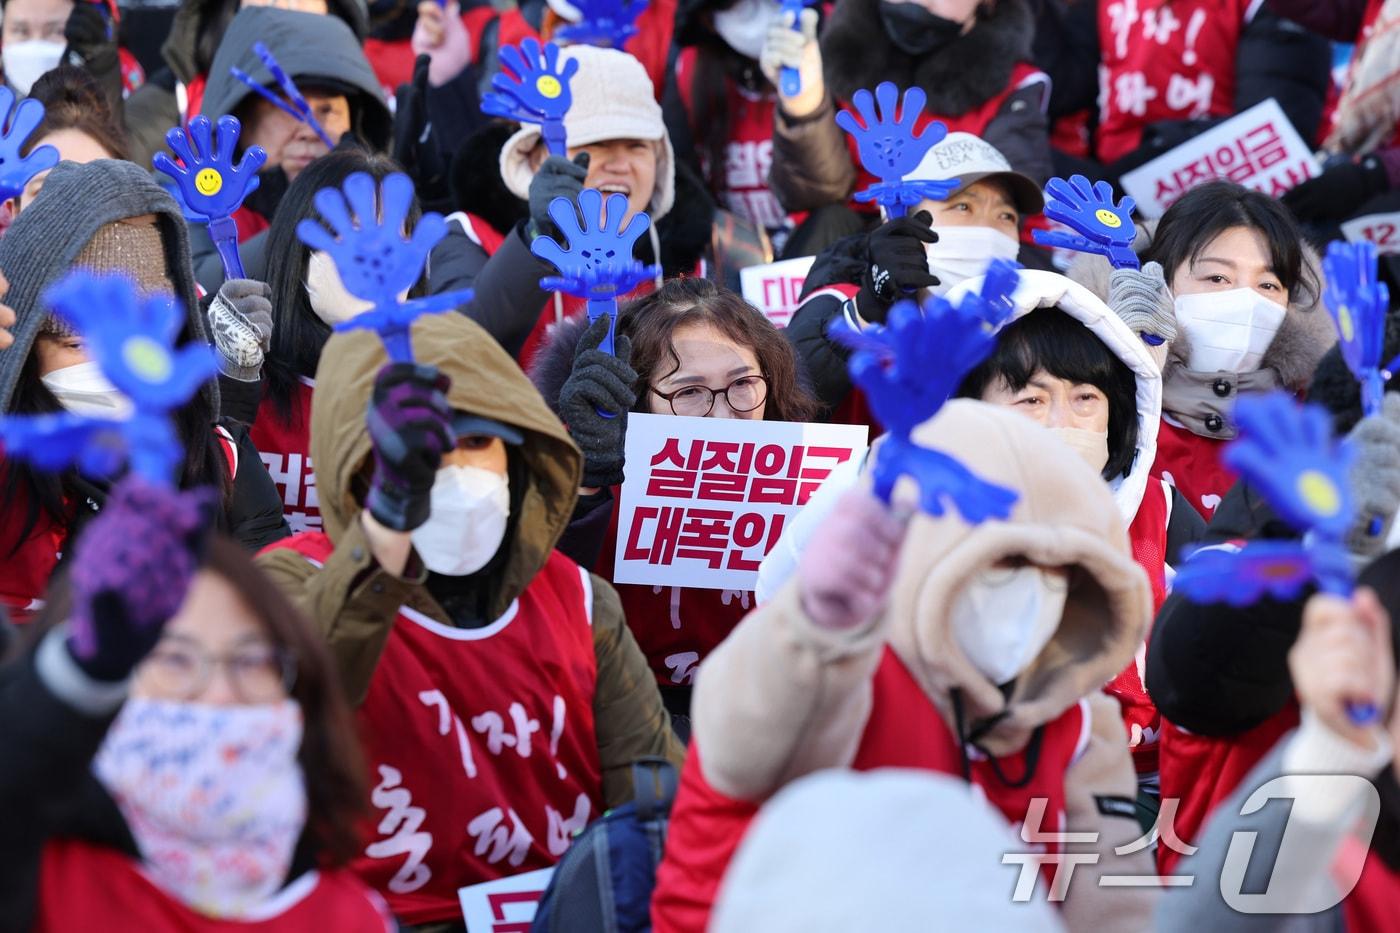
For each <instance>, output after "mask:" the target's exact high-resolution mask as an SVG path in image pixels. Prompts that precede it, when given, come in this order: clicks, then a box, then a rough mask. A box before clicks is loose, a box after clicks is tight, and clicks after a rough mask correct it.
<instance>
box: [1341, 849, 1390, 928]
mask: <svg viewBox="0 0 1400 933" xmlns="http://www.w3.org/2000/svg"><path fill="white" fill-rule="evenodd" d="M1356 859H1365V865H1364V866H1362V869H1361V879H1360V880H1359V881H1357V883H1356V887H1355V888H1352V891H1351V893H1350V894H1348V895H1347V897H1346V900H1344V901H1342V917H1343V920H1344V927H1345V929H1347V930H1348V931H1357V933H1360V931H1363V930H1364V931H1367V933H1371V931H1382V930H1388V931H1395V930H1400V910H1397V908H1400V874H1397V873H1396V872H1394V871H1392V870H1391V869H1390V868H1389V867H1387V866H1386V864H1385V862H1384V861H1383V860H1382V859H1381V858H1380V856H1378V855H1376V854H1375V853H1374V852H1371V851H1369V850H1368V849H1364V848H1362V847H1361V844H1360V843H1359V842H1358V841H1357V840H1356V839H1354V838H1348V839H1347V840H1346V841H1345V842H1344V843H1343V844H1342V849H1341V851H1340V852H1338V853H1337V861H1338V862H1342V861H1343V860H1345V861H1354V860H1356Z"/></svg>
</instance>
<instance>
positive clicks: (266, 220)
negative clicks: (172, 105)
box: [190, 7, 393, 292]
mask: <svg viewBox="0 0 1400 933" xmlns="http://www.w3.org/2000/svg"><path fill="white" fill-rule="evenodd" d="M257 42H262V43H263V44H265V45H266V46H267V48H268V51H270V52H271V53H272V54H273V56H274V57H275V58H276V59H277V63H278V64H279V65H281V66H282V69H283V70H284V71H285V72H286V73H287V74H288V75H289V76H290V77H291V79H292V80H293V81H295V82H296V85H297V88H298V90H300V91H301V93H302V95H303V96H304V97H305V98H306V101H307V103H308V104H309V105H310V106H311V110H312V112H313V114H314V115H315V117H316V122H318V123H319V124H320V125H321V128H322V129H324V130H325V131H326V135H327V136H329V137H330V141H331V143H332V144H335V143H339V142H340V140H341V137H343V136H345V135H347V134H353V135H354V137H355V138H356V139H359V140H360V141H361V142H363V143H364V144H365V145H367V146H369V147H370V148H371V149H374V150H375V151H377V152H385V151H387V150H388V147H389V140H390V134H391V130H392V126H393V124H392V118H391V116H390V114H389V108H388V106H387V105H386V104H385V102H384V96H383V92H382V91H381V90H380V88H379V82H378V81H377V80H376V79H375V77H374V71H373V70H372V69H371V68H370V67H369V62H368V61H367V60H366V59H365V54H364V52H363V51H362V50H361V49H360V43H359V41H358V39H357V38H356V36H355V34H354V32H352V31H351V29H350V27H348V26H346V25H345V23H343V22H341V21H340V20H339V19H337V18H335V17H333V16H317V15H314V14H311V13H297V12H293V11H290V10H282V9H277V8H275V7H252V8H249V9H245V10H240V11H239V13H238V15H237V16H235V17H234V18H233V21H232V22H231V23H229V27H228V30H227V31H226V32H225V33H224V36H223V39H222V41H221V42H220V43H219V51H218V52H217V53H216V54H215V56H214V64H213V65H212V66H211V70H210V72H209V84H208V87H207V88H206V90H205V93H204V100H203V102H202V103H201V105H200V110H199V112H200V113H201V114H203V115H204V116H207V117H208V118H209V119H210V120H211V121H214V122H217V121H218V119H219V117H221V116H223V115H224V114H226V113H227V114H233V115H234V116H235V117H237V118H238V119H239V122H241V123H242V124H243V131H242V133H241V135H240V136H239V138H238V151H237V152H235V154H234V158H235V161H236V160H237V159H238V158H241V157H242V154H243V151H244V150H246V149H247V148H248V147H249V146H261V147H262V148H263V149H265V150H266V151H267V162H266V163H265V164H264V165H263V167H262V168H261V169H259V171H258V179H259V181H260V182H261V184H260V185H259V186H258V189H257V190H256V191H254V192H253V193H252V194H250V195H249V196H248V197H247V199H246V200H245V201H244V202H243V206H242V207H241V208H239V210H238V211H237V212H236V213H235V214H234V220H235V222H237V224H238V239H239V243H240V247H239V251H240V253H243V254H244V258H245V262H244V266H245V268H247V269H250V270H265V269H266V267H267V258H266V255H265V252H264V251H265V249H266V243H265V240H255V239H254V238H255V237H256V236H257V234H259V233H262V232H263V231H264V230H266V229H267V227H268V226H269V225H270V224H271V222H272V220H273V218H274V217H275V216H276V213H277V207H278V205H279V204H280V203H281V201H282V197H283V196H284V195H285V194H286V193H287V186H288V185H289V184H291V183H292V182H293V181H295V180H296V177H297V175H298V174H299V173H300V172H302V171H303V170H304V169H305V168H306V167H307V166H308V165H310V164H311V162H312V161H314V160H315V159H318V158H320V157H321V156H323V155H325V154H326V153H327V152H328V151H329V150H328V149H327V148H326V144H325V142H323V141H322V140H321V138H320V136H318V135H317V133H316V131H315V130H314V129H312V128H311V127H310V126H308V125H307V124H305V123H303V122H301V121H300V120H296V119H293V118H292V117H291V116H290V115H289V114H287V113H286V112H284V111H283V110H281V109H280V108H278V107H277V106H275V105H274V104H272V103H271V102H270V101H268V100H265V99H264V98H263V97H262V96H261V95H259V94H258V93H256V92H255V91H254V90H253V89H252V88H250V87H248V85H246V84H244V83H243V82H242V81H240V80H238V79H237V78H235V77H233V75H231V74H230V73H229V69H230V68H238V69H240V70H242V71H243V72H244V73H246V74H249V75H252V76H253V77H254V78H255V79H258V80H264V81H265V83H264V87H266V88H267V90H269V91H270V92H272V93H273V94H274V95H276V96H278V97H283V96H284V95H283V94H282V91H281V89H280V86H279V85H278V84H277V82H276V81H274V80H273V78H272V76H271V75H270V74H269V73H268V72H267V69H266V68H265V67H264V65H263V63H262V60H261V59H260V58H258V56H257V54H256V53H255V52H254V51H253V45H254V43H257ZM250 240H253V242H249V241H250ZM190 241H191V243H192V244H193V246H194V262H195V277H196V278H197V279H198V280H199V283H200V284H201V285H203V286H204V289H205V291H211V292H212V291H215V290H216V289H217V288H218V285H219V283H220V282H221V281H223V264H222V262H221V261H220V260H219V256H218V253H217V252H216V251H215V249H214V241H213V240H212V239H210V237H209V233H208V231H207V230H206V229H205V228H204V226H203V225H202V224H201V225H191V233H190ZM249 274H250V275H252V276H253V277H255V278H256V277H258V276H259V275H260V274H261V272H260V271H250V272H249Z"/></svg>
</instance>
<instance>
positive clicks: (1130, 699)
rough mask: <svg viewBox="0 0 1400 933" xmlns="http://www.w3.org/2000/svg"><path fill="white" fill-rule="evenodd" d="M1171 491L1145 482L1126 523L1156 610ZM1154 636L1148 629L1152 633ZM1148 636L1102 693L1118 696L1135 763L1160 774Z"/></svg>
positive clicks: (1162, 596)
mask: <svg viewBox="0 0 1400 933" xmlns="http://www.w3.org/2000/svg"><path fill="white" fill-rule="evenodd" d="M1169 495H1170V491H1169V489H1168V488H1167V486H1166V484H1165V483H1164V482H1163V481H1162V480H1159V479H1157V478H1156V477H1153V478H1151V479H1149V480H1148V482H1147V489H1146V490H1145V491H1144V492H1143V496H1142V504H1141V505H1139V506H1138V511H1137V515H1135V516H1133V523H1132V524H1131V525H1129V526H1128V542H1129V544H1130V546H1131V547H1132V549H1133V560H1134V561H1136V562H1137V565H1138V566H1139V567H1141V568H1142V569H1143V570H1145V571H1147V579H1148V582H1149V583H1150V584H1151V585H1152V612H1153V615H1154V616H1155V615H1156V613H1157V610H1158V609H1160V608H1162V603H1163V602H1164V601H1165V600H1166V598H1167V571H1166V567H1167V524H1168V522H1169V521H1170V519H1171V508H1170V506H1169V504H1168V502H1169V500H1168V498H1167V497H1168V496H1169ZM1149 637H1150V633H1149ZM1146 653H1147V640H1146V638H1144V639H1143V643H1142V645H1141V646H1139V647H1138V650H1137V655H1136V656H1135V657H1134V658H1133V660H1132V661H1130V662H1128V666H1127V667H1125V668H1123V670H1122V671H1121V672H1120V673H1119V674H1118V676H1117V677H1115V678H1113V679H1112V680H1111V681H1109V682H1108V686H1107V687H1105V688H1104V692H1105V693H1107V694H1108V695H1109V696H1111V697H1113V698H1114V699H1115V700H1117V701H1118V705H1119V707H1120V708H1121V709H1122V713H1123V725H1125V726H1126V727H1127V729H1128V749H1129V750H1130V751H1131V752H1132V753H1133V767H1134V769H1135V770H1136V771H1137V773H1138V776H1139V777H1147V776H1150V775H1154V774H1156V773H1157V765H1158V762H1157V758H1158V745H1159V741H1160V738H1161V733H1162V714H1161V713H1159V712H1157V705H1156V704H1155V703H1153V702H1152V698H1151V697H1149V696H1148V695H1147V688H1146V687H1144V686H1143V685H1142V670H1143V668H1142V667H1140V665H1141V664H1143V663H1145V661H1144V659H1145V658H1146Z"/></svg>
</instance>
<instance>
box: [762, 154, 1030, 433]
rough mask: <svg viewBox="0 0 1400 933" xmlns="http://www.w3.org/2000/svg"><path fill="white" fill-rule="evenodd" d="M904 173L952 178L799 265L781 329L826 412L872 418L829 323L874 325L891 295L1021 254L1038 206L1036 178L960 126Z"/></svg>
mask: <svg viewBox="0 0 1400 933" xmlns="http://www.w3.org/2000/svg"><path fill="white" fill-rule="evenodd" d="M909 178H910V180H915V181H941V180H944V179H956V181H957V183H958V186H957V188H956V189H955V190H954V191H953V192H952V193H951V194H950V195H948V197H947V198H946V199H944V200H942V201H932V200H929V199H927V198H925V199H924V200H922V201H920V202H919V203H918V204H916V205H914V206H913V207H912V208H911V209H910V211H909V214H908V215H907V216H905V217H902V218H899V219H896V220H891V221H888V222H886V223H885V224H883V225H881V226H880V227H878V228H876V229H875V230H874V231H873V232H871V233H869V234H857V235H855V236H851V237H847V238H845V239H843V240H840V241H838V242H836V243H834V244H832V245H831V247H829V248H828V249H827V250H826V251H825V252H823V253H822V254H821V255H820V256H818V257H817V260H816V262H815V263H814V264H813V266H812V269H811V271H810V272H809V273H808V275H807V280H806V284H805V285H804V286H803V290H804V293H805V294H804V296H803V300H802V304H801V305H799V306H798V308H797V310H795V311H794V312H793V315H792V319H791V320H790V321H789V322H788V326H787V329H786V331H784V333H785V334H786V336H787V338H788V340H790V341H791V342H792V344H793V346H795V347H796V348H797V352H798V355H799V356H801V357H802V361H803V363H804V364H805V366H806V369H807V372H808V373H809V374H810V375H811V378H812V384H813V387H814V388H815V390H816V393H817V397H818V399H820V400H821V402H822V404H823V405H825V406H826V407H827V408H828V410H831V411H834V412H835V413H834V414H833V415H832V419H831V420H833V421H837V422H841V423H851V424H873V421H872V419H871V415H870V413H869V412H868V411H867V410H866V407H865V404H864V399H862V398H860V397H859V394H858V393H853V392H852V386H851V379H850V376H849V375H848V374H847V372H846V360H847V358H848V357H849V355H850V351H848V350H847V349H846V348H845V347H844V346H843V345H841V344H839V343H837V342H836V341H835V340H834V339H832V338H831V336H830V335H829V331H830V328H831V326H832V324H834V323H835V322H836V321H837V320H838V319H840V318H844V319H845V320H846V321H847V322H849V323H850V324H852V325H854V326H856V327H864V326H865V325H866V324H867V323H875V324H883V323H884V321H885V316H886V315H887V314H889V310H890V307H891V306H892V305H893V304H894V303H895V302H896V301H898V300H900V299H901V298H911V297H914V296H915V295H918V294H923V293H924V292H925V290H927V291H929V292H932V293H933V294H939V295H941V294H945V293H946V292H948V291H949V290H951V289H952V288H953V287H954V286H956V285H958V284H959V283H961V282H963V281H965V280H967V279H971V278H975V277H977V276H980V275H982V274H983V273H984V272H985V271H986V269H987V266H988V264H989V263H991V261H992V260H993V259H1016V258H1017V256H1018V255H1021V254H1022V253H1023V252H1024V253H1029V252H1030V250H1022V249H1021V246H1020V244H1019V242H1018V239H1017V238H1018V237H1019V235H1020V229H1021V221H1022V220H1024V219H1025V218H1027V217H1031V216H1034V215H1036V214H1039V213H1040V212H1041V211H1043V210H1044V209H1045V197H1044V195H1043V194H1041V191H1040V186H1039V185H1037V184H1036V183H1035V182H1034V181H1032V180H1031V179H1030V178H1028V177H1027V176H1025V175H1023V174H1021V173H1020V172H1017V171H1014V170H1013V169H1012V168H1011V165H1010V164H1009V163H1008V162H1007V160H1006V159H1005V158H1004V157H1003V156H1002V154H1001V153H1000V152H998V151H997V149H996V148H995V147H994V146H992V145H991V144H989V143H988V142H986V141H985V140H982V139H979V138H977V137H976V136H973V135H971V134H969V133H949V134H948V136H947V138H945V139H944V140H943V141H942V142H940V143H939V144H938V145H936V146H934V147H933V148H931V149H930V150H929V151H928V153H927V154H926V155H925V156H924V159H923V161H922V162H920V163H919V166H918V168H916V169H915V170H914V171H913V172H911V173H910V174H909ZM1027 258H1029V257H1027Z"/></svg>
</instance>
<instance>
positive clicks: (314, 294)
mask: <svg viewBox="0 0 1400 933" xmlns="http://www.w3.org/2000/svg"><path fill="white" fill-rule="evenodd" d="M306 297H307V298H309V299H310V300H311V310H312V311H314V312H316V316H317V317H318V318H320V319H321V320H323V321H325V322H326V323H327V324H329V325H330V326H331V327H334V326H335V325H337V324H340V323H343V322H345V321H348V320H350V319H351V318H353V317H357V316H359V315H361V314H364V313H365V312H366V311H368V310H369V309H370V308H373V307H374V305H373V304H371V303H370V302H368V301H365V300H364V299H363V298H356V297H355V296H354V295H352V294H350V293H349V292H348V291H346V290H345V283H344V282H342V281H341V280H340V273H339V272H337V271H336V268H335V260H334V259H332V258H331V257H330V255H329V254H327V253H323V252H321V251H320V250H316V251H315V252H313V253H312V254H311V258H310V259H309V260H307V263H306ZM407 297H408V289H404V290H403V291H402V292H399V301H403V300H404V299H405V298H407Z"/></svg>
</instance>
